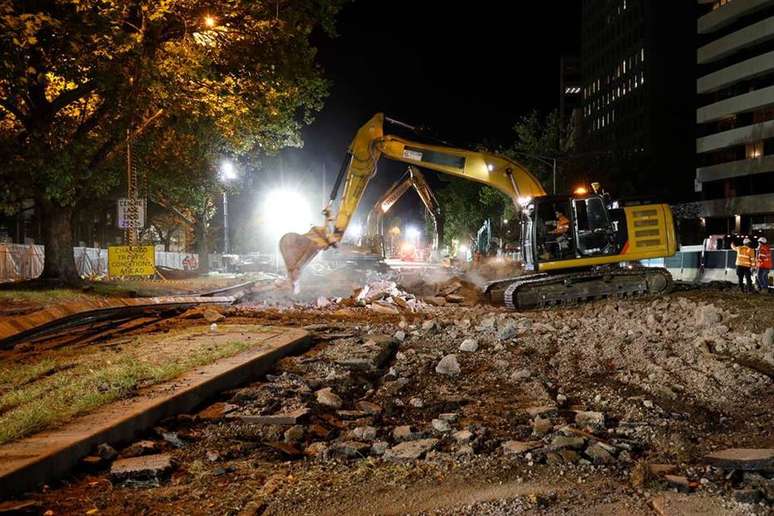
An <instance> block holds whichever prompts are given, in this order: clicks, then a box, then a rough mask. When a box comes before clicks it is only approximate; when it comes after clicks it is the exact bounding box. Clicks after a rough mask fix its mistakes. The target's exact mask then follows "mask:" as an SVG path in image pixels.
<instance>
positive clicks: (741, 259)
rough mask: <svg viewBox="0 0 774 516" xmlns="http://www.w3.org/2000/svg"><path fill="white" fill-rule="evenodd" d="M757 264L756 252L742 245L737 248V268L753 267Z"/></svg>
mask: <svg viewBox="0 0 774 516" xmlns="http://www.w3.org/2000/svg"><path fill="white" fill-rule="evenodd" d="M754 262H755V251H753V250H752V248H751V247H747V246H746V245H741V246H739V247H737V248H736V266H737V267H752V266H753V263H754Z"/></svg>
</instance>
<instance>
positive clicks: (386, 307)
mask: <svg viewBox="0 0 774 516" xmlns="http://www.w3.org/2000/svg"><path fill="white" fill-rule="evenodd" d="M368 307H369V308H370V309H371V310H373V311H374V312H376V313H380V314H385V315H398V314H399V313H400V310H398V307H397V306H395V305H393V304H390V303H388V302H386V301H374V302H373V303H371V304H370V305H369V306H368Z"/></svg>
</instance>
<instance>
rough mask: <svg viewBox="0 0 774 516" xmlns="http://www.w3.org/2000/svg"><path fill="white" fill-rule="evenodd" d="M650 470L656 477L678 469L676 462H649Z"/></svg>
mask: <svg viewBox="0 0 774 516" xmlns="http://www.w3.org/2000/svg"><path fill="white" fill-rule="evenodd" d="M648 471H649V472H650V474H651V475H653V476H654V477H660V476H663V475H668V474H670V473H674V472H675V471H677V466H676V465H675V464H648Z"/></svg>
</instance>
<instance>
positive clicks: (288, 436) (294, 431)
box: [283, 425, 306, 443]
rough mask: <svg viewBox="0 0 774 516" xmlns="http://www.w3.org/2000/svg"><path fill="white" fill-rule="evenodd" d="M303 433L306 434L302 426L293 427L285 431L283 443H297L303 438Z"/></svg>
mask: <svg viewBox="0 0 774 516" xmlns="http://www.w3.org/2000/svg"><path fill="white" fill-rule="evenodd" d="M304 433H306V429H305V428H304V427H303V426H302V425H293V426H291V427H290V428H288V429H287V430H285V433H284V434H283V437H285V442H288V443H297V442H299V441H300V440H301V439H303V438H304Z"/></svg>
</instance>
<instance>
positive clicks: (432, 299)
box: [424, 296, 446, 306]
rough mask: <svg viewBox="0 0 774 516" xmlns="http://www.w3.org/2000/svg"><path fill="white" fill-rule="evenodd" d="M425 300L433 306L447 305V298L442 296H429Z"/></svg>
mask: <svg viewBox="0 0 774 516" xmlns="http://www.w3.org/2000/svg"><path fill="white" fill-rule="evenodd" d="M424 302H425V303H427V304H428V305H431V306H446V298H444V297H440V296H428V297H426V298H424Z"/></svg>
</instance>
